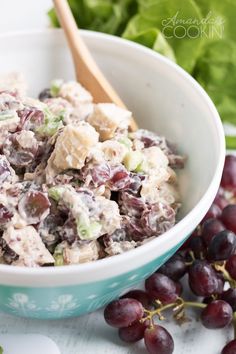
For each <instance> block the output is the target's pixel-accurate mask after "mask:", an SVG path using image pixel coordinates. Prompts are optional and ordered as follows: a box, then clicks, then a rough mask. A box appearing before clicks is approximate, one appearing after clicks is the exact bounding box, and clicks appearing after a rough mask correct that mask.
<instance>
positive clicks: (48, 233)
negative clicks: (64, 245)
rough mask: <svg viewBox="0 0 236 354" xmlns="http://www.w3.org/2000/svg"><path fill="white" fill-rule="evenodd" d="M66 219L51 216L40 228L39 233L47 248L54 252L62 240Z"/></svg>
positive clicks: (54, 215)
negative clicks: (62, 230)
mask: <svg viewBox="0 0 236 354" xmlns="http://www.w3.org/2000/svg"><path fill="white" fill-rule="evenodd" d="M63 224H64V219H63V218H62V217H61V216H60V215H59V214H58V215H57V214H49V215H48V216H47V217H46V218H45V219H44V220H43V221H41V223H40V224H39V227H38V232H39V234H40V236H41V238H42V240H43V243H44V244H45V245H46V246H47V248H48V249H49V250H50V251H51V252H53V251H54V248H55V246H56V245H57V243H58V242H59V240H60V233H59V232H60V230H61V229H62V226H63Z"/></svg>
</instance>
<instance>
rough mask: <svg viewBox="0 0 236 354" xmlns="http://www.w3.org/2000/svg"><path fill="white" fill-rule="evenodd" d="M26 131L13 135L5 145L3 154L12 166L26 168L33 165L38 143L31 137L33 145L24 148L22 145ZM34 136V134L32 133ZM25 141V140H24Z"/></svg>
mask: <svg viewBox="0 0 236 354" xmlns="http://www.w3.org/2000/svg"><path fill="white" fill-rule="evenodd" d="M24 132H25V131H21V132H17V133H13V134H11V135H9V136H8V137H7V139H6V140H5V142H4V144H3V152H4V154H5V156H6V157H7V159H8V161H9V162H10V164H11V165H13V166H15V167H25V166H28V165H29V164H30V163H32V162H33V161H34V159H35V156H36V154H37V151H38V142H37V140H36V139H35V138H32V137H31V145H30V146H28V147H24V146H23V145H21V144H20V142H19V141H20V140H19V139H20V138H21V137H22V138H23V134H24ZM32 134H33V133H32ZM22 140H23V139H22Z"/></svg>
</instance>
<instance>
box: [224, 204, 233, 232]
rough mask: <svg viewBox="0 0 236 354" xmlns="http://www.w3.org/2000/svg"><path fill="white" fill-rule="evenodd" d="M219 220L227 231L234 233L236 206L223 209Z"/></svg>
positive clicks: (231, 205)
mask: <svg viewBox="0 0 236 354" xmlns="http://www.w3.org/2000/svg"><path fill="white" fill-rule="evenodd" d="M221 220H222V222H223V223H224V225H225V226H226V228H227V229H228V230H230V231H233V232H234V233H236V204H230V205H228V206H227V207H225V208H224V209H223V211H222V215H221Z"/></svg>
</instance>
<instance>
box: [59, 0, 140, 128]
mask: <svg viewBox="0 0 236 354" xmlns="http://www.w3.org/2000/svg"><path fill="white" fill-rule="evenodd" d="M53 2H54V7H55V10H56V13H57V16H58V18H59V22H60V24H61V27H62V28H63V29H64V32H65V35H66V38H67V41H68V44H69V47H70V50H71V54H72V57H73V61H74V66H75V72H76V78H77V80H78V81H79V82H80V83H81V84H82V85H83V86H84V87H85V88H86V89H87V90H88V91H90V92H91V94H92V96H93V98H94V102H96V103H99V102H113V103H115V104H117V105H118V106H120V107H123V108H126V106H125V104H124V102H123V101H122V100H121V98H120V97H119V95H118V94H117V93H116V91H115V90H114V88H113V87H112V86H111V84H110V83H109V82H108V81H107V79H106V78H105V76H104V75H103V73H102V72H101V70H100V69H99V67H98V66H97V64H96V62H95V61H94V59H93V57H92V55H91V53H90V52H89V50H88V48H87V46H86V44H85V43H84V41H83V39H82V38H81V36H80V34H79V31H78V27H77V25H76V22H75V19H74V16H73V14H72V12H71V9H70V7H69V4H68V2H67V0H53ZM130 130H131V131H135V130H137V124H136V122H135V120H134V119H133V118H132V119H131V121H130Z"/></svg>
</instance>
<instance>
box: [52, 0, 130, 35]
mask: <svg viewBox="0 0 236 354" xmlns="http://www.w3.org/2000/svg"><path fill="white" fill-rule="evenodd" d="M69 4H70V7H71V9H72V12H73V15H74V17H75V19H76V21H77V24H78V26H79V27H80V28H86V29H90V30H94V31H100V32H106V33H110V34H116V35H120V34H121V33H122V32H123V30H124V28H125V26H126V24H127V22H128V21H129V19H130V18H131V16H133V14H135V13H136V11H137V3H136V0H69ZM48 15H49V17H50V20H51V23H52V25H53V26H55V27H59V23H58V20H57V17H56V14H55V11H54V9H51V10H50V11H49V13H48Z"/></svg>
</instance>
